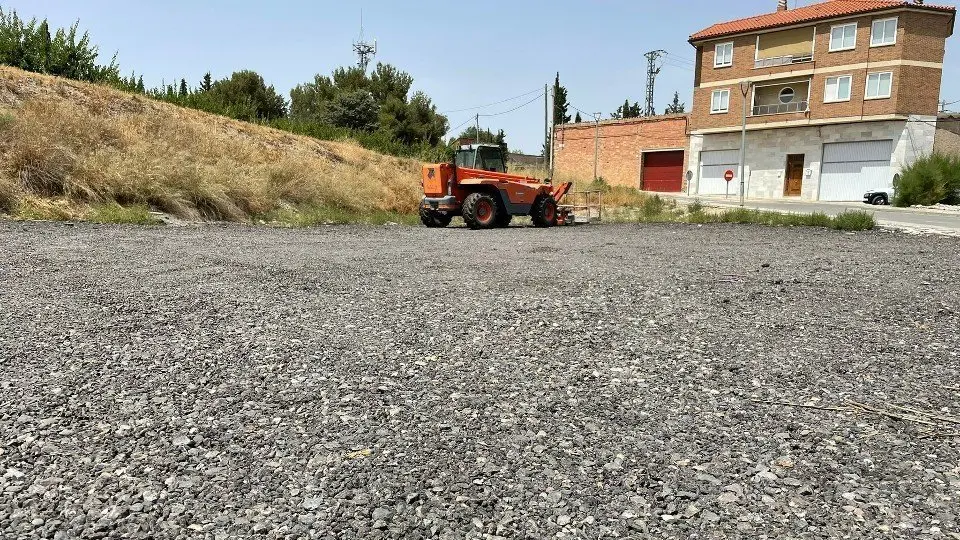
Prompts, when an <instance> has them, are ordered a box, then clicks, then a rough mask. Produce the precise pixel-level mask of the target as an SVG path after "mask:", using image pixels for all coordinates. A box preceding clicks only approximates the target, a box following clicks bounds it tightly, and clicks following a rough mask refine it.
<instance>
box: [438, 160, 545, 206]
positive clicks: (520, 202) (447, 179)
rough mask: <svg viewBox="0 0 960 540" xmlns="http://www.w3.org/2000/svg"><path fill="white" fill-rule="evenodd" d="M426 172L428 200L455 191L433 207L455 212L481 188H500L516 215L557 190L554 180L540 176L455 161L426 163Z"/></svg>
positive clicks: (500, 192)
mask: <svg viewBox="0 0 960 540" xmlns="http://www.w3.org/2000/svg"><path fill="white" fill-rule="evenodd" d="M422 175H423V194H424V195H425V196H426V198H427V200H431V199H442V198H444V197H448V196H451V195H452V199H450V198H448V200H446V201H439V202H438V204H437V205H435V206H431V207H432V208H433V209H434V210H442V211H447V212H454V213H455V212H457V211H458V210H459V206H460V203H462V202H463V200H464V199H465V198H466V196H467V195H469V194H470V193H473V192H474V191H478V190H480V191H491V192H494V191H495V192H497V194H498V195H499V196H500V197H501V198H502V200H503V202H504V205H505V206H506V208H507V209H508V211H510V213H511V214H513V215H523V214H527V213H528V212H530V207H531V206H532V205H533V202H534V201H535V200H536V198H537V197H538V196H541V195H552V194H553V192H554V189H553V186H552V185H551V184H545V183H543V182H542V181H540V180H538V179H536V178H529V177H526V176H519V175H515V174H507V173H501V172H494V171H483V170H480V169H470V168H466V167H457V166H455V165H453V164H451V163H438V164H433V165H424V167H423V171H422ZM454 199H455V200H454ZM428 204H429V203H428Z"/></svg>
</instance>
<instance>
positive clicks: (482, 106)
mask: <svg viewBox="0 0 960 540" xmlns="http://www.w3.org/2000/svg"><path fill="white" fill-rule="evenodd" d="M534 92H540V96H541V97H543V90H540V89H539V88H537V89H536V90H531V91H529V92H524V93H523V94H520V95H519V96H513V97H511V98H507V99H501V100H500V101H495V102H493V103H487V104H486V105H477V106H476V107H467V108H465V109H454V110H452V111H443V112H441V113H440V114H449V113H457V112H464V111H475V110H477V109H485V108H487V107H492V106H494V105H500V104H501V103H506V102H508V101H513V100H515V99H520V98H522V97H525V96H529V95H530V94H533V93H534Z"/></svg>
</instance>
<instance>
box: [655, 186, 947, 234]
mask: <svg viewBox="0 0 960 540" xmlns="http://www.w3.org/2000/svg"><path fill="white" fill-rule="evenodd" d="M668 195H669V196H671V197H674V198H676V199H678V200H681V201H684V202H689V201H693V200H695V199H699V200H700V201H701V202H703V203H705V204H710V205H713V206H721V207H731V206H739V204H740V203H739V200H738V199H737V197H736V196H734V195H731V196H730V198H725V197H722V196H720V197H713V196H710V197H705V196H701V197H693V196H690V197H688V196H685V195H680V196H675V195H672V194H668ZM744 206H745V207H747V208H756V209H760V210H774V211H777V212H794V213H808V212H824V213H826V214H829V215H836V214H838V213H840V212H843V211H844V210H864V211H867V212H871V213H873V214H874V217H875V218H876V219H877V223H879V224H880V225H882V226H885V227H890V228H896V229H904V230H910V231H929V232H936V233H945V234H951V235H960V212H953V213H945V212H939V211H931V210H924V209H915V208H897V207H894V206H873V205H869V204H864V203H858V202H846V203H842V202H841V203H837V202H820V201H799V200H759V199H748V200H747V201H745V203H744Z"/></svg>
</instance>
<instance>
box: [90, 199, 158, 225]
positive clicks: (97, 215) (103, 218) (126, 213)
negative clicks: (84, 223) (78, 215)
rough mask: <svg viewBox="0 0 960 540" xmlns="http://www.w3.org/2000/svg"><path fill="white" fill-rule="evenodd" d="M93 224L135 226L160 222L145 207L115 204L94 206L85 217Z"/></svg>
mask: <svg viewBox="0 0 960 540" xmlns="http://www.w3.org/2000/svg"><path fill="white" fill-rule="evenodd" d="M86 218H87V220H89V221H93V222H94V223H132V224H137V225H155V224H157V223H159V222H160V221H159V220H157V219H156V218H155V217H153V215H152V214H151V213H150V208H148V207H147V206H145V205H140V204H138V205H133V206H120V205H119V204H117V203H115V202H109V203H102V204H95V205H93V206H91V207H90V210H89V211H88V213H87V215H86Z"/></svg>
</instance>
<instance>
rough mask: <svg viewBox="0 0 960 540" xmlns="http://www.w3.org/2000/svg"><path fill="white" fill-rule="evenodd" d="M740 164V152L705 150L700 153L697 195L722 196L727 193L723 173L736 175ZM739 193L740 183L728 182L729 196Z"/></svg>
mask: <svg viewBox="0 0 960 540" xmlns="http://www.w3.org/2000/svg"><path fill="white" fill-rule="evenodd" d="M739 162H740V150H705V151H703V152H700V183H699V184H698V185H697V193H700V194H703V195H723V194H725V193H726V192H727V182H726V180H724V179H723V173H725V172H727V171H733V174H737V168H738V167H739ZM739 193H740V182H739V181H737V180H736V179H734V180H733V181H732V182H730V194H731V195H738V194H739Z"/></svg>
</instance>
